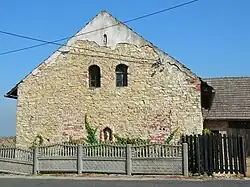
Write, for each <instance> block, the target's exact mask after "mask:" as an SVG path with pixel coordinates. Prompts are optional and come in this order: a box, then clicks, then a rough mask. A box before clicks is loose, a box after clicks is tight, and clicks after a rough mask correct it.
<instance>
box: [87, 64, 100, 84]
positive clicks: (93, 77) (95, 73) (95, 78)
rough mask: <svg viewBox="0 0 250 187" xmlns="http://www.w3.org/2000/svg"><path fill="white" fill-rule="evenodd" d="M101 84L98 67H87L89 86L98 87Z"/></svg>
mask: <svg viewBox="0 0 250 187" xmlns="http://www.w3.org/2000/svg"><path fill="white" fill-rule="evenodd" d="M100 86H101V74H100V68H99V66H97V65H92V66H90V67H89V87H100Z"/></svg>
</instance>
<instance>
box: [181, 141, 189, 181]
mask: <svg viewBox="0 0 250 187" xmlns="http://www.w3.org/2000/svg"><path fill="white" fill-rule="evenodd" d="M182 163H183V175H184V176H186V177H188V144H187V143H183V144H182Z"/></svg>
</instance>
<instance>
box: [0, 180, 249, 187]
mask: <svg viewBox="0 0 250 187" xmlns="http://www.w3.org/2000/svg"><path fill="white" fill-rule="evenodd" d="M36 186H39V187H134V186H136V187H166V186H167V187H198V186H202V187H249V186H250V180H208V181H187V180H185V181H184V180H145V179H144V180H133V179H131V180H118V179H116V180H103V179H102V180H96V179H92V180H86V179H81V180H76V179H25V178H0V187H36Z"/></svg>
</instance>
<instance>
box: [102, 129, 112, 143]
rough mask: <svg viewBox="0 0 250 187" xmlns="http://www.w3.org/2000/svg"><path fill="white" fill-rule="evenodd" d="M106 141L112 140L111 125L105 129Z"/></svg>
mask: <svg viewBox="0 0 250 187" xmlns="http://www.w3.org/2000/svg"><path fill="white" fill-rule="evenodd" d="M103 133H104V141H105V142H106V141H112V130H111V129H110V128H109V127H106V128H105V129H103Z"/></svg>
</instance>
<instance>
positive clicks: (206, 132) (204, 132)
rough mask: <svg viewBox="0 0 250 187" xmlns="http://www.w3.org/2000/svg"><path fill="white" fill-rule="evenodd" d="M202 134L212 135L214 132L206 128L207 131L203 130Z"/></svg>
mask: <svg viewBox="0 0 250 187" xmlns="http://www.w3.org/2000/svg"><path fill="white" fill-rule="evenodd" d="M202 134H204V135H212V132H211V131H210V130H209V129H207V128H205V129H203V130H202Z"/></svg>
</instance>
